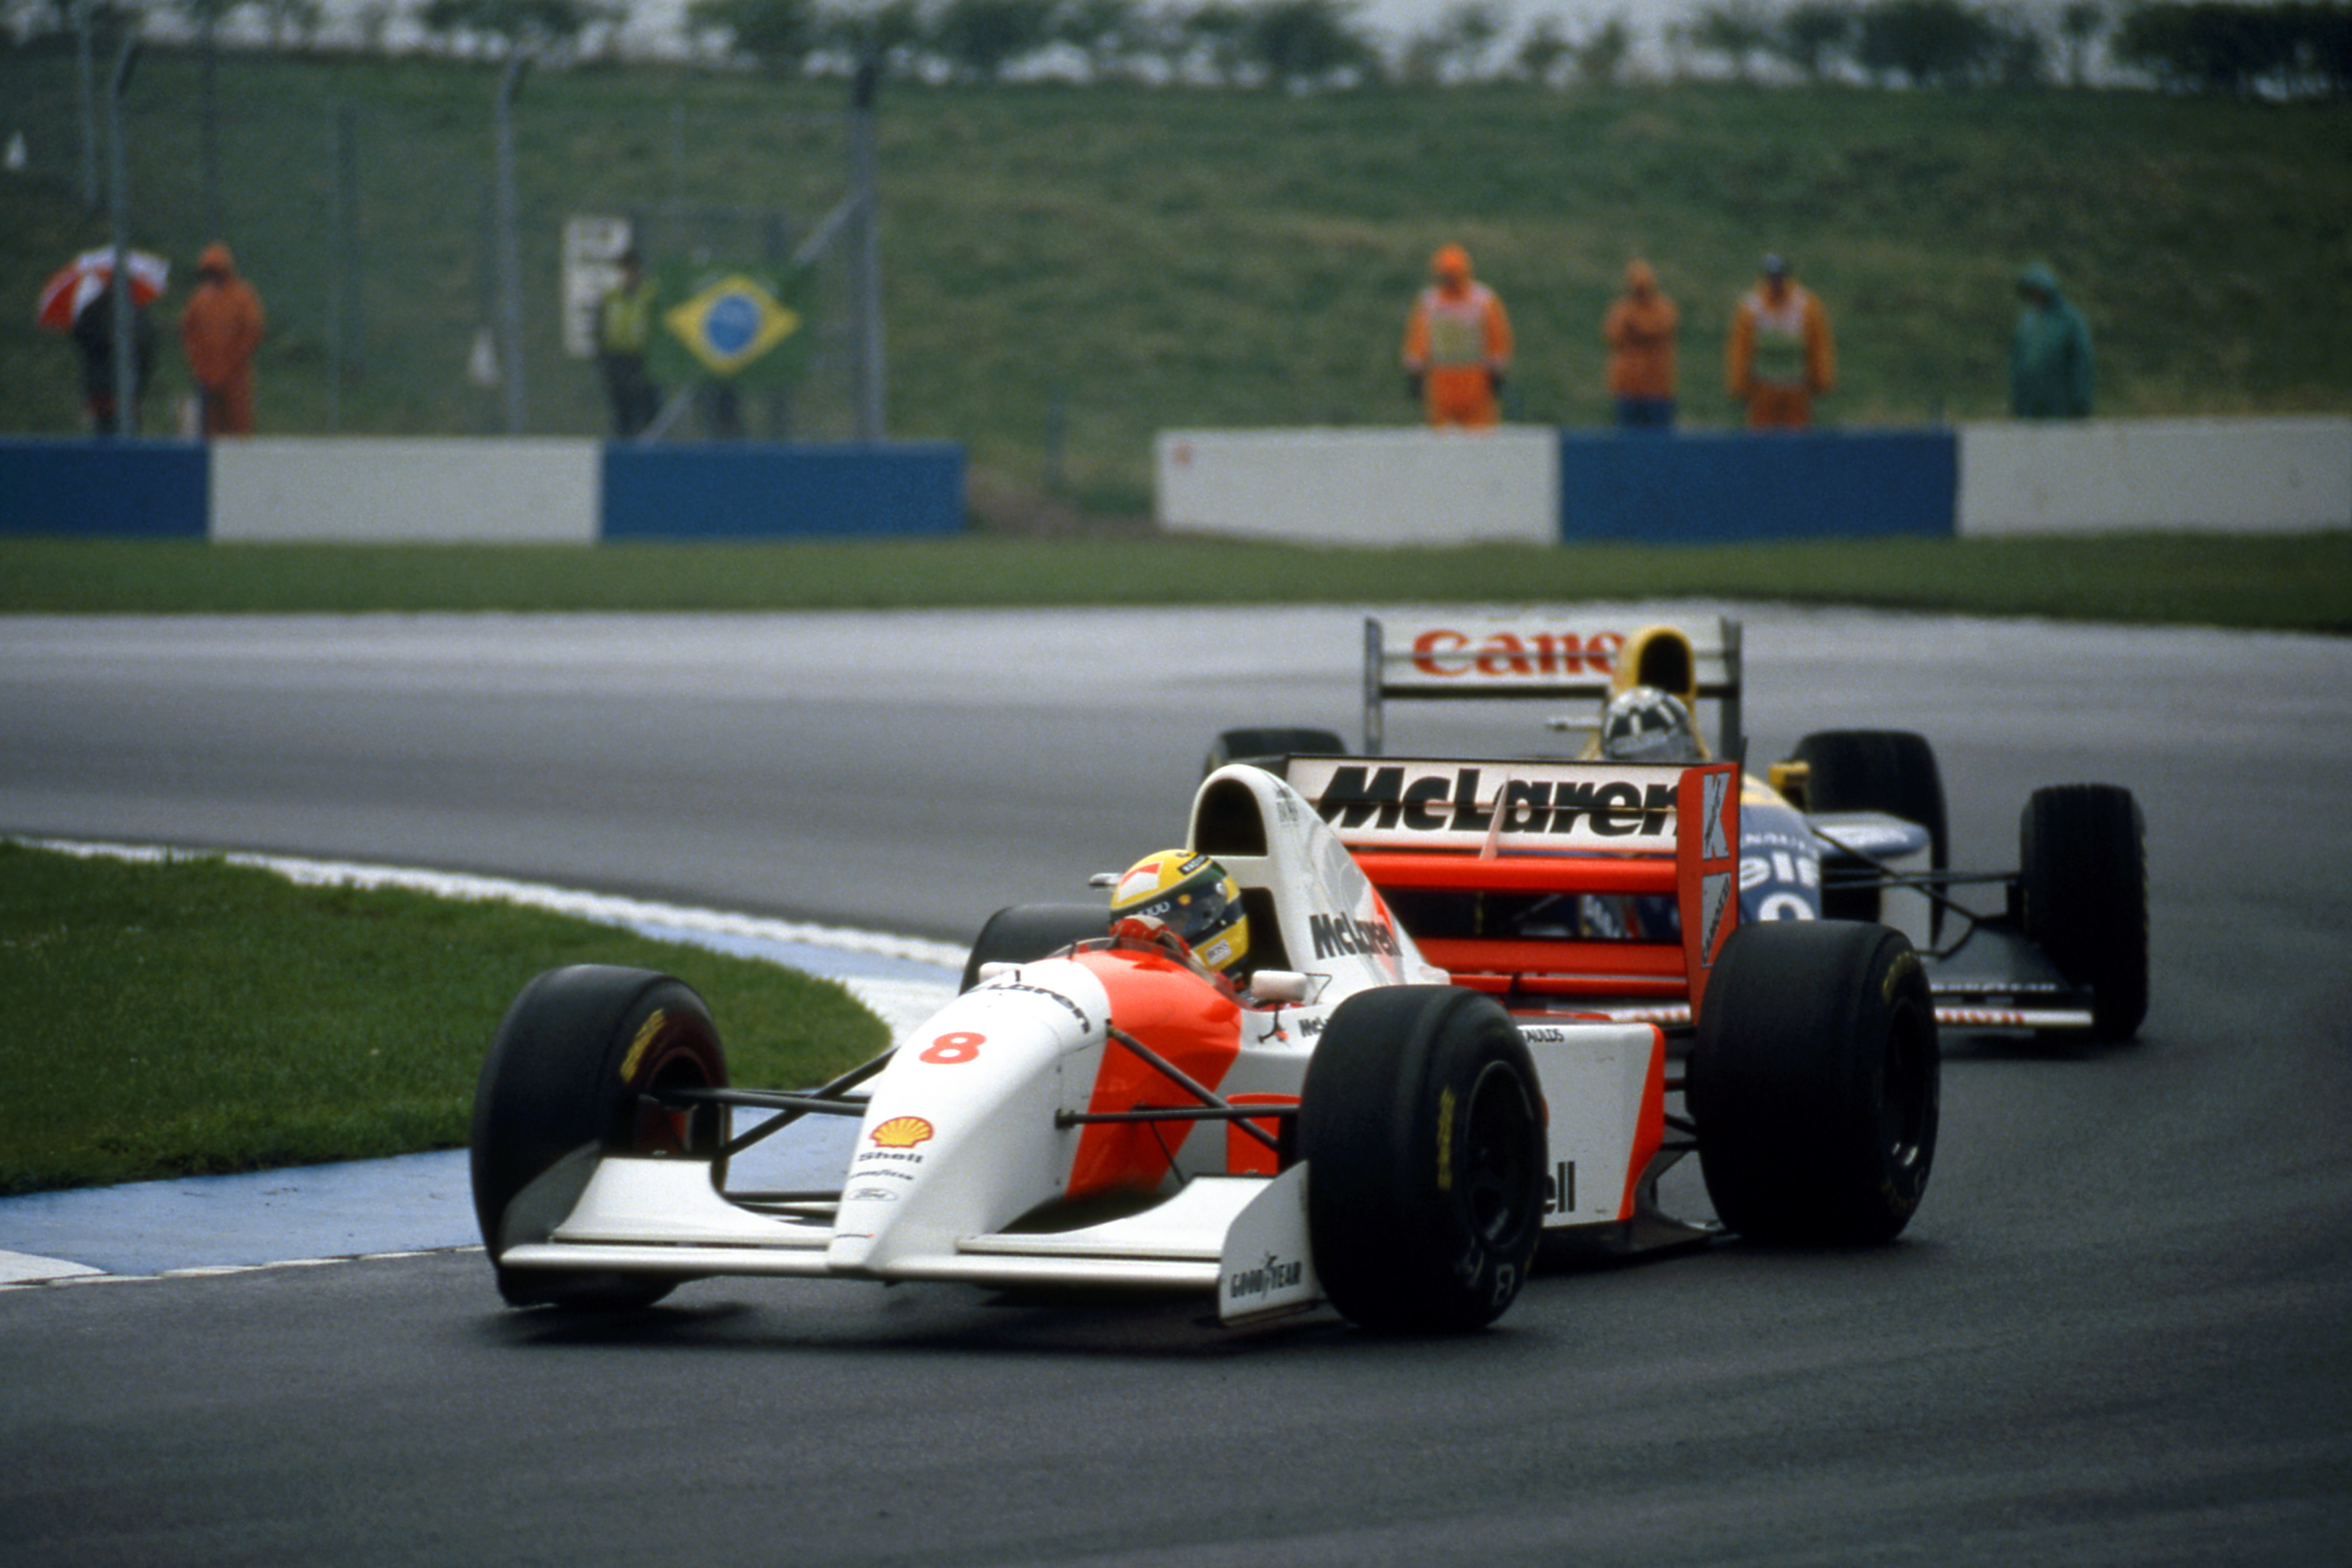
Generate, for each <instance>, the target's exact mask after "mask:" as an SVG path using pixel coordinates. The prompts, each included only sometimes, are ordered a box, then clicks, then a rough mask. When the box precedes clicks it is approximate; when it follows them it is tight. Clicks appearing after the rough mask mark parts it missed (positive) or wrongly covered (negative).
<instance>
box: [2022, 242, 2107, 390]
mask: <svg viewBox="0 0 2352 1568" xmlns="http://www.w3.org/2000/svg"><path fill="white" fill-rule="evenodd" d="M2017 293H2018V298H2019V299H2020V300H2022V301H2023V304H2022V305H2021V307H2020V308H2019V310H2018V312H2017V331H2016V332H2015V333H2014V334H2013V335H2012V336H2011V339H2010V348H2009V411H2010V413H2011V414H2013V415H2015V416H2017V417H2018V418H2020V419H2084V418H2088V417H2089V416H2090V413H2091V385H2092V374H2091V329H2090V326H2089V325H2088V324H2087V323H2086V322H2085V321H2084V320H2083V312H2082V311H2080V310H2076V309H2075V308H2074V306H2073V305H2072V304H2070V303H2069V302H2068V301H2067V299H2066V297H2065V296H2064V295H2063V294H2061V293H2060V292H2058V279H2057V278H2056V277H2054V276H2053V274H2052V273H2051V270H2050V268H2047V267H2044V266H2042V265H2041V264H2040V263H2039V262H2036V263H2035V264H2034V265H2032V266H2031V267H2029V268H2026V269H2025V270H2024V271H2022V272H2021V273H2019V274H2018V275H2017Z"/></svg>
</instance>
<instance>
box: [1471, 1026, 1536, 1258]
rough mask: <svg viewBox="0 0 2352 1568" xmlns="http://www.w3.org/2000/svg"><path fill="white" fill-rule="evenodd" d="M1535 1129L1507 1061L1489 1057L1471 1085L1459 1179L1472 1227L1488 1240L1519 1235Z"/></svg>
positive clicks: (1532, 1169) (1521, 1088) (1523, 1090)
mask: <svg viewBox="0 0 2352 1568" xmlns="http://www.w3.org/2000/svg"><path fill="white" fill-rule="evenodd" d="M1534 1134H1535V1111H1534V1108H1533V1107H1532V1106H1530V1105H1529V1104H1528V1097H1527V1089H1526V1086H1525V1085H1523V1084H1521V1083H1520V1082H1519V1079H1518V1075H1517V1074H1516V1073H1514V1072H1512V1071H1511V1069H1510V1068H1509V1067H1508V1066H1507V1064H1505V1063H1502V1062H1489V1063H1487V1064H1486V1068H1484V1069H1483V1070H1481V1071H1480V1073H1479V1074H1478V1081H1477V1082H1476V1083H1475V1084H1474V1085H1473V1086H1472V1087H1471V1090H1470V1113H1469V1115H1468V1116H1467V1117H1466V1118H1465V1127H1464V1135H1465V1136H1464V1148H1463V1151H1462V1170H1461V1173H1460V1175H1459V1177H1458V1178H1457V1180H1458V1181H1459V1183H1460V1188H1461V1192H1462V1195H1463V1200H1464V1202H1465V1205H1467V1207H1468V1210H1469V1218H1470V1224H1471V1226H1472V1227H1473V1228H1474V1229H1475V1230H1476V1232H1477V1234H1478V1235H1479V1236H1480V1237H1482V1238H1484V1239H1485V1240H1486V1241H1487V1242H1489V1243H1496V1242H1502V1241H1506V1240H1507V1239H1508V1238H1510V1237H1514V1236H1516V1235H1517V1234H1518V1232H1519V1230H1520V1229H1521V1228H1522V1227H1523V1226H1525V1225H1526V1224H1527V1222H1528V1217H1529V1211H1528V1190H1529V1177H1530V1176H1531V1175H1532V1174H1533V1173H1534V1172H1535V1168H1536V1163H1537V1161H1536V1151H1535V1136H1534Z"/></svg>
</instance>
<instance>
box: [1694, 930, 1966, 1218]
mask: <svg viewBox="0 0 2352 1568" xmlns="http://www.w3.org/2000/svg"><path fill="white" fill-rule="evenodd" d="M1939 1068H1940V1059H1939V1058H1938V1055H1937V1040H1936V1010H1935V1005H1934V1003H1933V1002H1932V1000H1931V999H1930V998H1929V996H1928V994H1927V973H1926V972H1925V971H1924V970H1923V969H1922V968H1921V967H1920V964H1919V955H1918V954H1917V953H1916V952H1913V951H1912V949H1911V943H1910V942H1908V941H1907V940H1906V938H1905V937H1904V936H1903V934H1902V933H1901V932H1900V931H1892V930H1890V929H1888V928H1887V927H1885V926H1880V925H1866V924H1864V923H1861V922H1859V921H1769V922H1767V923H1764V924H1760V925H1748V926H1741V927H1740V928H1739V929H1738V930H1737V931H1733V932H1732V933H1731V936H1730V938H1729V940H1727V942H1725V943H1724V944H1723V951H1722V952H1721V953H1720V954H1719V955H1718V956H1717V959H1716V963H1715V970H1714V973H1713V974H1712V975H1711V976H1710V977H1709V978H1708V980H1707V984H1706V997H1705V1001H1704V1003H1703V1005H1702V1006H1701V1009H1700V1012H1699V1019H1698V1039H1697V1042H1696V1045H1695V1046H1694V1047H1692V1051H1691V1058H1690V1068H1689V1075H1688V1094H1687V1100H1688V1102H1689V1106H1690V1111H1691V1117H1692V1120H1693V1121H1695V1122H1696V1124H1697V1127H1698V1149H1699V1169H1700V1172H1701V1173H1702V1174H1703V1175H1704V1177H1705V1179H1706V1193H1707V1196H1708V1198H1709V1199H1710V1200H1712V1201H1713V1203H1714V1205H1715V1212H1716V1214H1717V1216H1718V1217H1720V1218H1721V1219H1722V1221H1723V1223H1724V1224H1725V1225H1727V1226H1729V1227H1730V1228H1732V1229H1733V1230H1736V1231H1738V1232H1739V1233H1740V1234H1741V1235H1742V1236H1746V1237H1750V1238H1752V1239H1754V1240H1757V1241H1761V1242H1768V1243H1786V1244H1796V1245H1817V1246H1819V1245H1826V1246H1841V1247H1855V1246H1865V1245H1869V1244H1872V1243H1875V1242H1884V1241H1891V1240H1893V1239H1894V1238H1895V1237H1896V1236H1898V1235H1900V1234H1901V1233H1902V1230H1903V1227H1904V1226H1906V1225H1908V1224H1909V1223H1910V1221H1911V1216H1912V1215H1913V1214H1914V1213H1915V1212H1916V1210H1917V1209H1918V1206H1919V1201H1920V1199H1921V1198H1922V1197H1923V1196H1924V1195H1925V1194H1926V1193H1927V1175H1928V1173H1929V1171H1930V1169H1931V1168H1932V1167H1933V1166H1934V1164H1935V1158H1936V1127H1937V1108H1938V1091H1939Z"/></svg>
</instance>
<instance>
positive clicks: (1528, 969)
mask: <svg viewBox="0 0 2352 1568" xmlns="http://www.w3.org/2000/svg"><path fill="white" fill-rule="evenodd" d="M1287 777H1288V779H1289V782H1290V784H1291V787H1292V788H1294V789H1296V790H1297V792H1298V793H1299V794H1300V795H1303V796H1305V797H1306V799H1307V802H1308V804H1309V805H1312V806H1314V808H1315V809H1316V811H1317V812H1318V814H1319V815H1320V816H1322V818H1323V820H1324V821H1325V822H1327V823H1328V824H1329V825H1330V826H1331V828H1332V830H1333V831H1334V832H1335V833H1336V834H1338V836H1339V841H1340V843H1341V844H1343V845H1345V846H1346V847H1347V848H1348V850H1349V854H1350V855H1351V856H1352V857H1353V858H1354V859H1355V862H1356V864H1357V865H1358V866H1359V867H1360V868H1362V870H1363V873H1364V875H1365V876H1366V877H1367V878H1369V879H1370V881H1371V883H1372V885H1373V886H1374V887H1375V888H1377V889H1380V891H1381V896H1382V897H1383V898H1391V896H1392V895H1393V896H1395V901H1402V902H1406V903H1408V904H1410V905H1412V906H1416V907H1421V908H1424V909H1431V910H1437V911H1440V912H1441V913H1442V914H1443V915H1444V917H1445V918H1442V919H1437V920H1433V921H1431V922H1429V934H1427V935H1423V931H1421V930H1420V929H1416V922H1415V921H1411V920H1407V921H1406V922H1405V924H1406V929H1408V930H1410V931H1412V932H1413V936H1414V940H1415V942H1417V943H1418V945H1419V946H1420V949H1421V951H1422V953H1423V956H1424V957H1425V958H1427V959H1428V960H1429V962H1430V963H1433V964H1435V965H1437V966H1438V967H1439V968H1441V969H1444V970H1445V971H1447V972H1448V973H1449V974H1450V975H1451V976H1452V977H1453V980H1454V984H1457V985H1465V986H1469V987H1471V988H1473V989H1476V990H1481V991H1489V992H1495V993H1500V994H1533V995H1548V996H1582V997H1616V998H1642V999H1644V1000H1654V1001H1660V1002H1679V1001H1685V1000H1686V1001H1687V1002H1688V1003H1689V1005H1690V1006H1691V1008H1692V1010H1693V1012H1694V1013H1696V1010H1697V1008H1698V1006H1699V1002H1700V997H1701V995H1702V994H1704V992H1705V990H1706V976H1707V973H1708V971H1709V970H1711V969H1712V968H1713V967H1714V964H1715V958H1716V954H1717V952H1719V951H1720V950H1721V949H1722V946H1723V942H1724V939H1725V938H1726V937H1727V936H1728V935H1730V933H1731V929H1732V927H1733V926H1734V925H1736V924H1737V923H1738V920H1739V769H1738V764H1737V763H1704V764H1701V765H1699V766H1696V767H1687V768H1682V767H1666V766H1651V765H1643V764H1637V763H1565V762H1499V763H1498V762H1461V761H1454V760H1443V761H1441V760H1435V759H1412V758H1386V757H1375V758H1364V757H1293V758H1291V759H1290V763H1289V766H1288V770H1287ZM1449 896H1452V897H1449ZM1586 896H1593V897H1599V898H1602V899H1617V900H1641V899H1651V900H1671V902H1672V903H1673V905H1674V907H1675V910H1676V913H1677V915H1678V917H1679V918H1678V920H1677V921H1676V922H1675V924H1676V926H1677V927H1678V929H1677V930H1675V931H1672V932H1665V931H1661V932H1660V933H1659V934H1657V935H1654V936H1649V937H1645V936H1643V934H1641V933H1640V932H1639V931H1627V932H1625V933H1622V934H1614V935H1611V936H1608V937H1603V938H1596V937H1594V936H1593V935H1592V934H1591V932H1590V931H1589V930H1588V929H1587V922H1584V921H1580V920H1579V919H1578V918H1576V914H1575V908H1576V903H1577V900H1580V899H1582V898H1584V897H1586ZM1490 900H1491V901H1493V902H1495V903H1496V904H1497V905H1507V906H1509V907H1510V908H1511V909H1512V910H1514V911H1517V912H1516V913H1515V914H1514V916H1513V918H1511V919H1510V920H1508V921H1502V920H1496V921H1489V920H1488V919H1487V910H1486V907H1485V905H1486V901H1490ZM1547 905H1556V906H1558V907H1559V908H1560V909H1561V910H1562V913H1561V915H1560V917H1559V918H1558V919H1556V920H1551V919H1528V918H1526V914H1527V911H1528V909H1529V908H1530V907H1538V906H1547ZM1660 923H1661V925H1663V922H1660ZM1506 926H1507V928H1508V931H1507V934H1494V932H1496V931H1500V930H1501V929H1502V928H1504V927H1506Z"/></svg>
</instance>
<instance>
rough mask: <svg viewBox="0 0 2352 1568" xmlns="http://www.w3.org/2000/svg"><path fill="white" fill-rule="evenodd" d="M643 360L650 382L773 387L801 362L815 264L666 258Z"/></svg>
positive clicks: (792, 373)
mask: <svg viewBox="0 0 2352 1568" xmlns="http://www.w3.org/2000/svg"><path fill="white" fill-rule="evenodd" d="M656 276H657V277H658V278H659V279H660V284H661V292H660V296H659V298H658V300H657V301H656V304H655V306H654V323H655V325H654V331H653V332H652V333H651V335H650V341H648V342H647V343H646V366H647V368H648V369H649V370H651V371H652V373H653V377H654V379H655V380H656V381H657V382H665V383H667V384H672V385H677V384H683V383H686V382H696V381H731V382H734V383H736V384H738V385H743V386H779V385H783V384H787V383H789V382H791V381H793V380H794V379H795V378H797V377H798V376H799V375H800V374H801V372H802V371H803V369H804V368H806V366H807V363H808V355H809V343H810V339H811V337H812V333H811V331H810V325H811V323H810V320H809V317H810V310H811V303H812V301H813V300H814V297H815V294H816V269H815V268H810V267H789V268H780V267H759V266H742V267H738V266H735V265H732V264H730V263H725V262H717V263H714V262H700V263H681V262H670V263H666V264H664V265H663V266H661V267H660V268H658V269H657V273H656Z"/></svg>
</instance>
